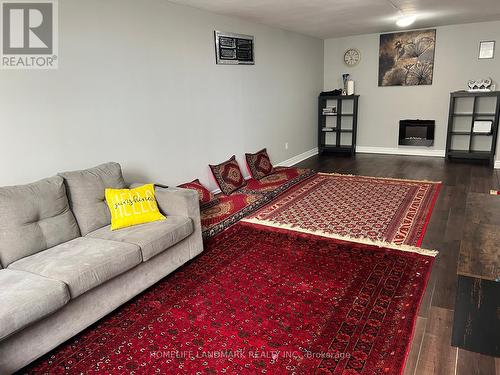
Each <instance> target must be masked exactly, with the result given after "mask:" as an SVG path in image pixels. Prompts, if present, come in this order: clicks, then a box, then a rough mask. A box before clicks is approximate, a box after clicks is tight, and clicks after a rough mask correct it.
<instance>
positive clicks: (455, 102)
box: [446, 91, 500, 165]
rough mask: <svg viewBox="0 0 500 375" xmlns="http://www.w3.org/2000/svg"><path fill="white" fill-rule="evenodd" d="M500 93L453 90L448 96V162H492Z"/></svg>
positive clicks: (499, 107) (499, 109)
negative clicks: (462, 160) (456, 160)
mask: <svg viewBox="0 0 500 375" xmlns="http://www.w3.org/2000/svg"><path fill="white" fill-rule="evenodd" d="M499 114H500V91H476V92H470V91H456V92H452V93H451V94H450V109H449V115H448V136H447V139H446V158H447V159H466V160H484V161H487V162H488V163H489V164H490V165H493V164H494V161H495V150H496V145H497V137H498V122H499Z"/></svg>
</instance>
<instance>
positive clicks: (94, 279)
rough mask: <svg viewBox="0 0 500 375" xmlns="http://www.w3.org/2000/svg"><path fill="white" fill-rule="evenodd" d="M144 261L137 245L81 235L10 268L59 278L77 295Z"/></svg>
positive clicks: (72, 295) (71, 292)
mask: <svg viewBox="0 0 500 375" xmlns="http://www.w3.org/2000/svg"><path fill="white" fill-rule="evenodd" d="M141 261H142V257H141V250H140V249H139V246H137V245H134V244H129V243H123V242H116V241H106V240H101V239H97V238H84V237H80V238H77V239H74V240H72V241H69V242H66V243H64V244H61V245H58V246H55V247H53V248H50V249H48V250H45V251H42V252H40V253H38V254H35V255H32V256H30V257H27V258H23V259H21V260H18V261H17V262H14V263H12V264H11V265H10V266H9V269H12V270H18V271H26V272H31V273H34V274H37V275H40V276H45V277H48V278H50V279H54V280H60V281H62V282H64V283H65V284H66V285H67V286H68V289H69V291H70V294H71V298H76V297H78V296H79V295H81V294H83V293H85V292H86V291H88V290H90V289H93V288H95V287H97V286H99V285H101V284H103V283H104V282H106V281H108V280H110V279H112V278H113V277H115V276H118V275H120V274H122V273H124V272H125V271H127V270H129V269H131V268H133V267H134V266H136V265H138V264H140V263H141Z"/></svg>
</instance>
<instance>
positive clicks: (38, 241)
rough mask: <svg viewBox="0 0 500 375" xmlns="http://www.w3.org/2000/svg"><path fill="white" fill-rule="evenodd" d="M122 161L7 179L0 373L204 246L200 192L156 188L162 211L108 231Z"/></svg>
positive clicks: (1, 240) (0, 247) (1, 224)
mask: <svg viewBox="0 0 500 375" xmlns="http://www.w3.org/2000/svg"><path fill="white" fill-rule="evenodd" d="M107 187H112V188H124V187H126V184H125V181H124V180H123V176H122V172H121V168H120V165H119V164H117V163H107V164H103V165H100V166H98V167H95V168H91V169H87V170H82V171H75V172H67V173H61V174H59V175H58V176H55V177H51V178H47V179H44V180H41V181H38V182H35V183H32V184H29V185H20V186H13V187H3V188H0V374H9V373H12V372H14V371H16V370H18V369H20V368H22V367H23V366H25V365H27V364H29V363H30V362H32V361H33V360H35V359H36V358H38V357H40V356H41V355H43V354H45V353H47V352H48V351H50V350H51V349H53V348H55V347H56V346H58V345H59V344H61V343H63V342H64V341H66V340H68V339H69V338H71V337H72V336H74V335H75V334H77V333H78V332H80V331H82V330H83V329H85V328H86V327H88V326H89V325H91V324H92V323H94V322H96V321H97V320H99V319H100V318H102V317H104V316H105V315H106V314H108V313H109V312H111V311H113V310H114V309H115V308H117V307H118V306H120V305H121V304H123V303H125V302H126V301H128V300H130V299H131V298H132V297H134V296H136V295H137V294H138V293H140V292H141V291H143V290H145V289H146V288H148V287H149V286H151V285H153V284H155V283H156V282H157V281H159V280H160V279H162V278H163V277H165V276H166V275H168V274H169V273H170V272H172V271H174V270H175V269H176V268H178V267H179V266H181V265H182V264H184V263H186V262H187V261H188V260H190V259H192V258H194V257H195V256H196V255H198V254H199V253H201V252H202V251H203V244H202V238H201V225H200V210H199V204H198V195H197V193H196V192H195V191H193V190H186V189H178V188H157V189H156V198H157V201H158V205H159V207H160V210H161V211H162V212H163V213H164V214H166V215H167V219H166V220H164V221H158V222H154V223H150V224H143V225H138V226H134V227H130V228H125V229H120V230H118V231H110V229H109V225H110V214H109V210H108V208H107V206H106V202H105V200H104V189H105V188H107Z"/></svg>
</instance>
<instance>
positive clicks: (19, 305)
mask: <svg viewBox="0 0 500 375" xmlns="http://www.w3.org/2000/svg"><path fill="white" fill-rule="evenodd" d="M69 299H70V295H69V290H68V288H67V287H66V285H65V284H64V283H63V282H61V281H57V280H51V279H48V278H46V277H42V276H38V275H34V274H32V273H26V272H22V271H14V270H8V269H2V270H0V340H2V339H4V338H6V337H7V336H9V335H11V334H13V333H15V332H17V331H19V330H21V329H23V328H24V327H26V326H28V325H30V324H31V323H34V322H36V321H38V320H40V319H42V318H44V317H45V316H48V315H50V314H52V313H53V312H54V311H56V310H58V309H60V308H61V307H62V306H64V305H65V304H66V303H68V301H69Z"/></svg>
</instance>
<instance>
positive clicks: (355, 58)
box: [344, 48, 361, 66]
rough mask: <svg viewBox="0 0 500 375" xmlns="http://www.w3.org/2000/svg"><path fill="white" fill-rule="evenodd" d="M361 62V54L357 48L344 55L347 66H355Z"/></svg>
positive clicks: (350, 49)
mask: <svg viewBox="0 0 500 375" xmlns="http://www.w3.org/2000/svg"><path fill="white" fill-rule="evenodd" d="M360 60H361V52H359V50H358V49H356V48H349V49H348V50H347V51H345V53H344V63H345V64H346V65H347V66H355V65H357V64H358V63H359V61H360Z"/></svg>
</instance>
